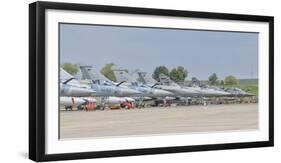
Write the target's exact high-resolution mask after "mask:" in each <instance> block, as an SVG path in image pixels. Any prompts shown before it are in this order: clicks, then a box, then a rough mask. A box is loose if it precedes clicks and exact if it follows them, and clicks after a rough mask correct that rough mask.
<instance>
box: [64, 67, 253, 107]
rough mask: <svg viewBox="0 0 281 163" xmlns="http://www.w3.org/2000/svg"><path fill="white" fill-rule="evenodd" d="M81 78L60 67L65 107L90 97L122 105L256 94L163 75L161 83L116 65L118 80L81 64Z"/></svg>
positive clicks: (142, 73) (114, 68) (144, 73)
mask: <svg viewBox="0 0 281 163" xmlns="http://www.w3.org/2000/svg"><path fill="white" fill-rule="evenodd" d="M79 68H80V72H81V74H82V75H81V77H79V78H75V77H74V76H72V75H70V74H69V73H67V72H66V71H65V70H64V69H62V68H60V105H62V106H65V107H66V108H68V107H72V105H73V104H74V103H75V104H76V105H81V104H83V103H85V102H88V101H89V100H94V99H93V98H89V97H101V98H102V99H103V102H101V103H108V104H121V103H122V102H125V101H129V102H134V101H135V100H137V101H143V100H154V99H162V100H169V99H176V98H190V97H220V96H253V94H250V93H247V92H244V91H242V90H241V89H238V88H233V89H230V90H228V92H227V91H225V90H223V89H219V88H215V87H214V88H211V87H205V88H202V87H199V86H192V87H186V86H180V85H178V84H177V83H175V82H174V81H172V80H171V79H170V78H169V77H167V76H165V75H164V74H160V75H159V79H160V82H157V81H155V80H154V79H153V78H152V77H151V76H150V75H148V74H147V73H146V72H141V71H138V70H137V71H134V72H131V73H130V74H129V72H128V71H127V70H126V69H123V68H120V67H116V66H115V67H113V72H114V75H115V77H116V82H113V81H111V80H109V79H108V78H106V77H105V76H104V75H102V74H101V73H99V72H97V71H95V69H94V68H93V67H92V66H79Z"/></svg>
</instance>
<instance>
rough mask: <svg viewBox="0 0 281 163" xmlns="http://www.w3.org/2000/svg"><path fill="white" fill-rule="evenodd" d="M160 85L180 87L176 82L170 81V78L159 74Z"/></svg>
mask: <svg viewBox="0 0 281 163" xmlns="http://www.w3.org/2000/svg"><path fill="white" fill-rule="evenodd" d="M159 80H160V83H161V84H163V85H174V86H179V85H178V84H177V83H176V82H174V81H173V80H171V79H170V77H168V76H166V75H165V74H159Z"/></svg>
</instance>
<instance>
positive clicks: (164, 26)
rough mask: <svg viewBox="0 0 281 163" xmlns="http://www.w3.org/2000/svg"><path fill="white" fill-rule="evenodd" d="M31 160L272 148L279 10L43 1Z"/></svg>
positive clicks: (35, 50)
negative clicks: (214, 10)
mask: <svg viewBox="0 0 281 163" xmlns="http://www.w3.org/2000/svg"><path fill="white" fill-rule="evenodd" d="M29 16H30V17H29V53H30V59H29V61H30V62H29V66H30V68H29V70H30V71H29V72H30V73H29V75H30V76H29V79H30V80H29V100H30V101H29V105H30V106H29V158H30V159H32V160H34V161H53V160H68V159H84V158H100V157H115V156H131V155H146V154H161V153H174V152H189V151H206V150H222V149H236V148H252V147H267V146H273V137H274V134H273V128H274V127H273V17H271V16H257V15H238V14H225V13H209V12H194V11H179V10H166V9H165V10H164V9H151V8H133V7H121V6H101V5H87V4H71V3H55V2H35V3H32V4H30V6H29Z"/></svg>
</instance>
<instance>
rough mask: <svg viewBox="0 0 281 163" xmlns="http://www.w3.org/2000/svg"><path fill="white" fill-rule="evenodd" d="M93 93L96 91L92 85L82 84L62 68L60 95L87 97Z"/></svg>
mask: <svg viewBox="0 0 281 163" xmlns="http://www.w3.org/2000/svg"><path fill="white" fill-rule="evenodd" d="M93 94H95V91H94V90H92V89H91V87H89V86H87V85H85V84H81V83H80V82H79V81H78V80H77V79H75V78H74V77H73V76H72V75H70V74H69V73H67V72H66V71H65V70H64V69H62V68H61V69H60V96H69V97H85V96H92V95H93Z"/></svg>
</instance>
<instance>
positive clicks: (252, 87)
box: [224, 79, 259, 96]
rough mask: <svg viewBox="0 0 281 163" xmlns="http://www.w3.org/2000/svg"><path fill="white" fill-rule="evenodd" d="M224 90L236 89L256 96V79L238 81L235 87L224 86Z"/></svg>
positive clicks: (257, 90) (257, 93) (257, 92)
mask: <svg viewBox="0 0 281 163" xmlns="http://www.w3.org/2000/svg"><path fill="white" fill-rule="evenodd" d="M224 87H225V88H231V87H236V88H240V89H242V90H244V91H246V92H249V93H253V94H255V95H256V96H258V95H259V87H258V79H239V84H237V85H225V86H224Z"/></svg>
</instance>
